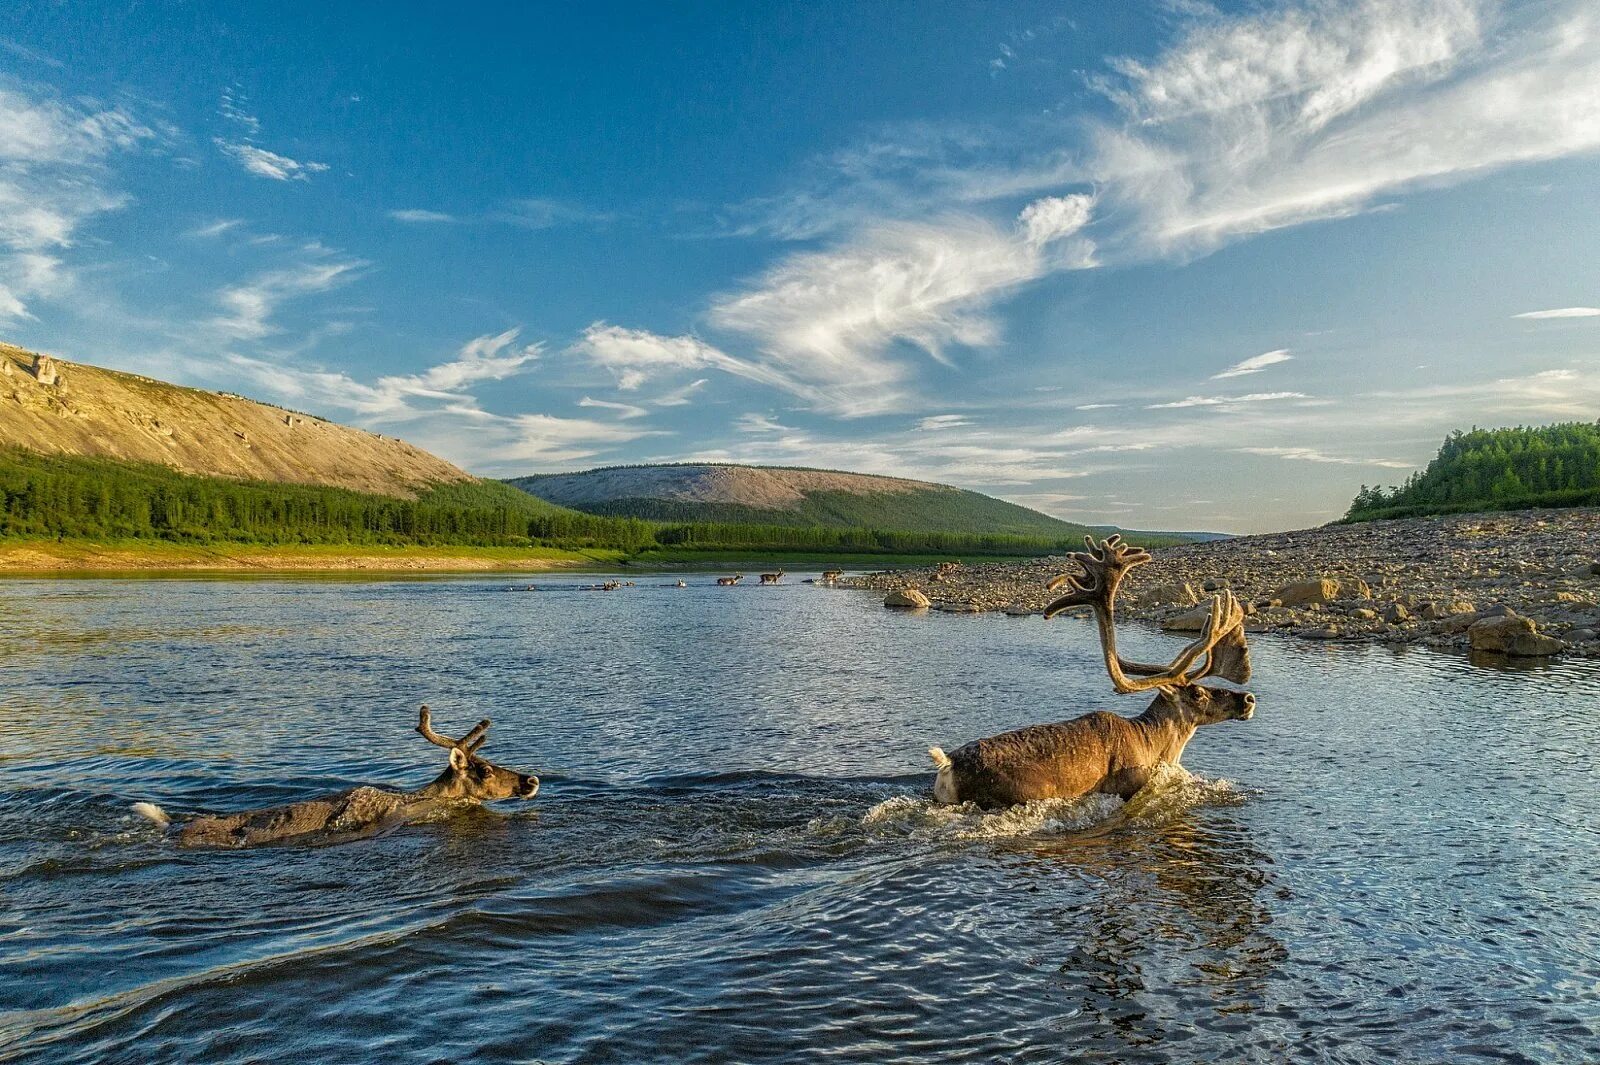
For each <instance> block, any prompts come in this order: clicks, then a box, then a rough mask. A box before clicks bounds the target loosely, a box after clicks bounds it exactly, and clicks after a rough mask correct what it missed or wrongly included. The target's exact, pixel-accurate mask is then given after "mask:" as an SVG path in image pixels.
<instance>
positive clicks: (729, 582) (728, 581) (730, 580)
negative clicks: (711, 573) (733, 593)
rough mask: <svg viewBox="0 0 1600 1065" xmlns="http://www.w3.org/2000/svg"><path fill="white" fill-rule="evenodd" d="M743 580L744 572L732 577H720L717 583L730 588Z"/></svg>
mask: <svg viewBox="0 0 1600 1065" xmlns="http://www.w3.org/2000/svg"><path fill="white" fill-rule="evenodd" d="M742 580H744V574H742V573H739V574H736V575H734V576H732V577H718V578H717V583H718V584H720V585H722V586H723V587H724V588H728V587H732V586H733V585H735V584H738V583H739V582H740V581H742Z"/></svg>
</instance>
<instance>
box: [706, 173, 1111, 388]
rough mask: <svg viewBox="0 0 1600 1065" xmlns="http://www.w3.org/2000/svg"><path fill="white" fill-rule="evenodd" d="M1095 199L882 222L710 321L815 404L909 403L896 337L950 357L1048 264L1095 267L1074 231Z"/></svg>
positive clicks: (765, 283)
mask: <svg viewBox="0 0 1600 1065" xmlns="http://www.w3.org/2000/svg"><path fill="white" fill-rule="evenodd" d="M1092 205H1093V201H1092V199H1091V198H1090V197H1088V196H1081V195H1079V196H1065V197H1049V198H1045V199H1041V200H1038V201H1035V202H1033V203H1031V204H1029V205H1028V206H1027V207H1026V208H1024V210H1023V211H1022V212H1021V213H1020V214H1019V215H1018V217H1017V219H1016V222H1015V224H1014V225H1013V226H1012V227H1011V228H1010V229H1009V230H1007V229H1002V228H1000V227H998V226H995V225H992V224H991V223H989V222H986V221H984V220H982V219H979V218H975V217H951V218H946V219H943V220H941V221H939V222H937V223H911V222H897V223H885V224H882V225H879V226H876V227H873V228H871V229H868V230H866V231H864V232H862V233H861V234H859V235H858V236H857V237H855V238H854V239H852V240H850V241H848V242H846V243H843V244H840V245H837V246H834V247H832V248H828V249H826V250H823V251H812V252H802V253H798V254H795V255H791V256H789V257H788V258H786V259H784V260H783V261H782V262H780V263H779V264H778V265H777V266H775V267H773V268H772V269H770V270H768V271H767V272H766V273H765V274H764V275H762V276H761V277H760V278H758V279H757V280H756V281H755V283H754V284H753V285H752V286H751V287H749V288H747V289H745V290H744V291H741V292H735V293H732V294H730V295H728V296H724V297H722V298H720V299H718V300H717V301H716V302H715V303H714V304H713V306H712V309H711V313H710V320H711V322H712V323H713V324H714V325H715V326H717V327H718V328H720V329H725V330H728V331H730V332H733V333H737V334H740V335H742V336H745V337H748V338H749V339H750V340H751V341H752V342H753V343H754V344H755V345H756V346H757V348H758V349H759V351H760V352H761V354H762V357H763V360H764V361H765V362H767V363H770V364H772V365H773V366H774V367H776V368H777V369H778V370H779V371H780V372H781V373H782V374H784V375H785V376H786V377H789V378H792V379H793V380H796V381H798V382H801V383H802V384H803V385H804V386H805V387H804V389H803V391H802V394H806V395H808V397H809V398H810V399H811V400H812V401H813V402H814V403H815V404H816V405H818V406H821V407H825V408H828V409H831V410H833V411H835V412H837V413H840V414H845V415H862V414H874V413H883V412H887V411H893V410H896V409H898V408H900V407H902V406H903V405H904V403H905V399H906V392H907V384H906V382H907V377H908V372H907V368H906V366H905V364H904V363H903V361H902V360H900V359H899V358H897V357H895V356H894V354H893V352H892V349H893V348H894V347H895V345H897V344H909V345H912V346H914V347H916V348H919V349H921V350H922V351H923V352H925V353H926V354H928V355H929V356H931V357H932V358H934V359H935V360H938V361H940V362H944V363H949V362H950V361H951V356H950V349H951V348H953V347H957V346H960V347H969V348H971V347H987V346H991V345H993V344H994V343H996V342H997V340H998V339H999V335H1000V329H999V325H998V323H997V322H996V321H995V320H994V319H993V318H992V317H991V316H990V315H989V313H988V312H989V309H990V307H991V306H992V305H993V304H994V303H995V302H996V301H997V300H999V299H1000V298H1002V297H1003V296H1005V295H1006V294H1007V293H1009V292H1011V291H1014V290H1015V289H1016V288H1018V287H1019V286H1021V285H1023V284H1026V283H1027V282H1029V281H1034V280H1037V279H1038V278H1040V277H1042V276H1044V275H1045V274H1046V273H1048V272H1050V271H1052V270H1056V269H1066V268H1072V267H1085V266H1088V265H1091V264H1092V262H1093V254H1094V253H1093V246H1092V245H1090V244H1089V243H1088V242H1087V241H1084V240H1082V239H1075V237H1074V235H1075V234H1076V233H1077V232H1078V230H1080V229H1081V228H1082V227H1083V225H1084V224H1085V223H1086V222H1087V220H1088V218H1089V214H1090V211H1091V208H1092Z"/></svg>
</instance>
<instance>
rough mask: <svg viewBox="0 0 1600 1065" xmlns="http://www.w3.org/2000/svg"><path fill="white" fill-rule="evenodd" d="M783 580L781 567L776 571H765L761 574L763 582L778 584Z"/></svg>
mask: <svg viewBox="0 0 1600 1065" xmlns="http://www.w3.org/2000/svg"><path fill="white" fill-rule="evenodd" d="M781 580H783V570H781V569H780V570H779V571H778V572H776V573H763V574H762V575H761V583H762V584H777V583H778V582H779V581H781Z"/></svg>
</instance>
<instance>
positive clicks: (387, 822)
mask: <svg viewBox="0 0 1600 1065" xmlns="http://www.w3.org/2000/svg"><path fill="white" fill-rule="evenodd" d="M1085 541H1086V543H1087V545H1088V550H1087V551H1080V552H1077V553H1075V554H1073V555H1072V556H1071V557H1072V560H1073V561H1074V562H1075V563H1076V564H1077V566H1078V567H1079V569H1080V570H1081V572H1079V573H1068V574H1064V575H1062V576H1060V577H1057V578H1056V579H1055V580H1053V581H1051V582H1050V584H1049V587H1050V588H1051V589H1052V590H1055V589H1059V588H1062V587H1066V588H1068V589H1069V591H1068V592H1067V594H1065V595H1063V596H1061V597H1060V598H1059V599H1057V600H1055V602H1053V603H1051V604H1050V605H1049V606H1048V607H1046V608H1045V611H1044V616H1045V617H1046V618H1051V617H1054V616H1055V615H1057V614H1059V613H1061V612H1062V611H1064V610H1069V609H1071V608H1073V607H1088V608H1089V609H1090V610H1091V611H1092V612H1093V614H1094V619H1095V623H1096V626H1097V627H1098V629H1099V636H1100V648H1101V654H1102V656H1103V657H1104V659H1105V667H1106V672H1107V674H1108V675H1109V676H1110V678H1111V686H1112V688H1113V689H1114V690H1115V691H1117V692H1119V693H1124V694H1128V693H1134V692H1147V691H1153V692H1155V693H1156V698H1155V701H1154V702H1152V703H1151V704H1150V705H1149V706H1148V707H1146V708H1145V711H1144V713H1142V714H1140V715H1139V716H1138V717H1135V718H1126V717H1121V716H1119V715H1117V714H1112V713H1107V712H1105V711H1096V712H1094V713H1089V714H1085V715H1083V716H1082V717H1077V718H1073V719H1071V720H1069V721H1059V722H1055V723H1053V724H1044V725H1030V726H1027V727H1026V728H1020V729H1017V730H1015V731H1012V732H1005V733H1001V734H1000V735H997V736H990V737H987V738H985V739H979V740H973V741H972V742H970V743H968V744H966V745H964V746H962V747H958V748H956V749H955V750H953V751H951V752H950V753H948V754H946V753H945V752H944V751H943V750H942V749H941V748H938V747H931V748H929V750H928V753H929V755H930V756H932V758H933V761H934V764H935V766H936V767H937V773H936V775H935V777H934V785H933V797H934V801H935V802H938V803H942V804H958V803H972V804H974V805H976V806H979V807H984V808H995V807H1004V806H1011V805H1015V804H1018V803H1027V802H1034V801H1037V800H1041V799H1063V798H1074V797H1077V796H1081V795H1087V794H1091V793H1095V792H1100V793H1105V794H1111V795H1118V796H1121V797H1122V798H1125V799H1126V798H1131V797H1132V796H1133V795H1134V794H1135V793H1137V792H1138V791H1139V790H1140V789H1141V788H1143V787H1144V786H1145V785H1146V784H1148V783H1149V782H1150V780H1151V779H1152V777H1153V776H1154V775H1155V773H1156V771H1157V769H1158V768H1159V767H1160V766H1161V765H1162V764H1163V763H1166V764H1171V765H1177V764H1179V760H1180V759H1181V758H1182V756H1183V751H1184V748H1185V747H1186V746H1187V745H1188V743H1189V741H1190V740H1191V739H1193V737H1194V734H1195V732H1196V730H1198V729H1199V728H1200V727H1201V726H1202V725H1210V724H1215V723H1217V722H1220V721H1248V720H1249V719H1250V718H1251V716H1252V715H1253V714H1254V713H1255V696H1254V695H1252V694H1250V693H1249V692H1246V691H1239V690H1236V689H1233V688H1223V687H1217V686H1215V685H1209V684H1202V683H1200V682H1201V681H1202V680H1207V679H1210V678H1217V679H1219V680H1224V681H1228V682H1231V683H1233V684H1243V683H1244V682H1245V681H1247V680H1249V679H1250V649H1249V646H1248V644H1247V642H1246V640H1245V634H1244V611H1243V609H1242V608H1241V607H1240V606H1239V603H1238V602H1237V601H1236V600H1235V599H1234V597H1233V594H1232V593H1231V592H1227V591H1224V592H1222V593H1221V594H1219V595H1217V596H1215V597H1214V598H1213V599H1212V601H1211V611H1210V615H1209V617H1208V618H1207V619H1206V621H1205V624H1204V626H1203V628H1202V629H1201V632H1200V636H1199V638H1198V639H1196V640H1194V641H1193V642H1192V643H1190V644H1189V645H1188V646H1186V647H1185V648H1183V649H1182V650H1181V651H1179V652H1178V654H1177V655H1176V656H1175V657H1174V658H1173V659H1172V661H1170V662H1168V663H1167V664H1166V665H1148V664H1145V663H1142V662H1133V661H1130V660H1128V659H1126V658H1123V657H1122V656H1121V655H1120V654H1118V653H1117V642H1116V618H1115V604H1116V596H1117V590H1118V588H1119V586H1120V585H1121V583H1122V580H1123V578H1124V577H1126V576H1127V574H1128V573H1129V572H1130V571H1131V570H1133V569H1135V568H1137V567H1139V566H1142V565H1144V564H1145V563H1146V562H1149V561H1150V555H1149V553H1148V552H1146V551H1143V550H1141V549H1138V548H1133V547H1128V546H1126V545H1124V544H1123V543H1122V538H1121V537H1120V536H1112V537H1110V538H1109V539H1106V540H1102V541H1100V542H1098V543H1096V542H1095V540H1094V538H1093V537H1085ZM960 565H961V564H960V563H959V562H943V563H940V564H939V565H938V567H937V568H936V569H935V570H934V572H933V574H932V579H933V580H936V581H940V580H945V579H948V578H949V577H950V576H951V575H952V574H954V573H955V572H956V570H957V569H958V568H959V567H960ZM784 576H785V573H784V571H783V570H782V569H779V570H778V571H776V572H774V573H763V574H761V575H760V578H761V583H762V584H764V585H769V584H770V585H775V584H778V583H779V582H780V581H782V579H783V578H784ZM841 576H843V571H842V570H837V569H831V570H825V571H824V572H823V573H822V575H821V577H820V578H818V579H817V580H816V581H815V582H814V583H818V584H823V585H832V584H834V583H835V582H836V581H837V580H838V579H839V578H840V577H841ZM742 580H744V574H742V573H738V574H734V575H733V576H728V577H718V578H717V579H716V583H717V585H718V586H719V587H732V586H734V585H736V584H738V583H739V582H740V581H742ZM634 586H635V585H634V582H633V581H618V580H608V581H604V582H602V583H599V584H586V585H580V586H579V588H580V589H583V590H590V591H607V592H610V591H616V590H617V589H619V588H631V587H634ZM687 586H688V585H687V583H686V582H685V581H683V580H681V579H680V580H677V581H676V582H673V583H669V584H664V585H661V587H664V588H685V587H687ZM536 588H537V586H536V585H531V584H530V585H527V586H525V588H519V589H517V590H526V591H534V590H536ZM416 731H417V732H418V733H420V734H421V735H422V737H423V738H424V739H426V740H427V741H428V742H429V743H432V744H434V745H436V746H439V747H443V748H445V749H446V750H448V751H449V752H450V762H449V765H448V767H447V768H446V769H445V770H444V772H443V773H441V774H440V775H439V776H438V777H437V778H436V779H435V780H434V781H433V782H432V783H430V784H427V785H425V786H424V787H421V788H417V789H415V790H413V791H390V790H386V789H382V788H375V787H367V786H363V787H358V788H352V789H350V790H348V791H343V792H339V793H338V794H336V795H331V796H327V797H324V798H317V799H308V800H305V801H303V802H296V803H289V804H287V805H284V806H275V807H270V808H267V809H263V810H249V811H245V812H242V813H233V814H214V815H199V816H195V817H191V818H189V819H187V820H184V821H182V822H181V823H179V822H176V821H175V820H174V819H173V818H171V817H169V816H168V815H167V814H166V813H165V812H164V811H163V810H161V809H160V807H157V806H155V805H153V804H151V803H147V802H141V803H136V804H135V805H134V810H135V812H137V813H139V814H141V815H143V816H144V817H146V818H148V819H150V820H151V821H154V822H155V823H157V824H158V825H161V826H162V827H163V828H168V829H171V830H172V832H173V834H174V835H175V837H176V839H177V842H178V843H179V844H181V845H183V846H195V847H245V846H254V845H257V844H262V843H276V842H280V841H284V840H296V839H302V838H313V837H318V838H332V839H345V838H356V837H359V836H364V835H371V834H372V833H374V832H377V831H380V830H383V829H386V828H389V827H392V826H395V825H400V824H404V823H407V822H410V821H416V820H418V819H420V818H423V817H425V816H429V815H431V814H434V813H436V812H441V811H445V810H448V809H450V808H451V807H453V806H456V805H463V804H470V805H478V804H482V803H484V802H489V801H493V800H497V799H510V798H519V799H531V798H533V797H534V796H535V795H536V794H538V791H539V778H538V777H536V776H534V775H532V774H530V773H521V772H518V771H516V770H512V769H505V768H502V767H500V766H497V765H494V764H492V763H490V762H489V761H487V760H486V759H484V758H482V757H480V756H479V754H478V751H479V749H480V748H481V747H482V746H483V744H484V741H485V740H486V738H487V735H488V731H489V722H488V720H487V719H485V720H483V721H480V722H478V724H477V725H475V726H474V727H473V728H472V729H471V730H470V731H469V732H467V733H466V734H465V735H463V736H462V737H461V738H460V739H450V738H449V737H446V736H442V735H440V734H439V733H437V732H435V731H434V730H433V726H432V719H431V715H430V712H429V710H428V708H427V707H426V706H424V707H423V708H422V710H421V713H420V719H419V721H418V724H417V728H416Z"/></svg>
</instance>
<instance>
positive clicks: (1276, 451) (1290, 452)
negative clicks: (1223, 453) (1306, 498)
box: [1233, 447, 1411, 470]
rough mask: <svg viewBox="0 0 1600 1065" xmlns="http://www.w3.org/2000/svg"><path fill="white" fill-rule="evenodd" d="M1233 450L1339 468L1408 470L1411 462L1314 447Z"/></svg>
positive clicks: (1243, 448)
mask: <svg viewBox="0 0 1600 1065" xmlns="http://www.w3.org/2000/svg"><path fill="white" fill-rule="evenodd" d="M1233 450H1235V451H1238V452H1242V453H1243V454H1246V455H1267V456H1270V457H1272V458H1280V459H1288V460H1290V461H1292V462H1321V463H1325V464H1331V465H1338V466H1381V467H1383V468H1384V469H1390V470H1408V469H1410V468H1411V463H1409V462H1397V461H1395V460H1394V459H1356V458H1347V457H1345V456H1342V455H1330V454H1328V453H1327V452H1325V451H1319V450H1317V449H1316V448H1314V447H1236V448H1234V449H1233Z"/></svg>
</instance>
